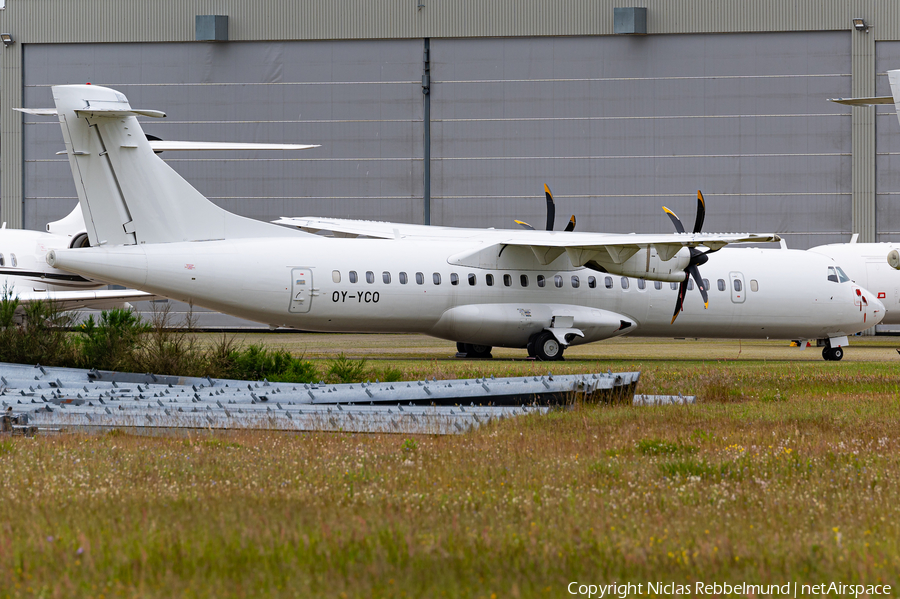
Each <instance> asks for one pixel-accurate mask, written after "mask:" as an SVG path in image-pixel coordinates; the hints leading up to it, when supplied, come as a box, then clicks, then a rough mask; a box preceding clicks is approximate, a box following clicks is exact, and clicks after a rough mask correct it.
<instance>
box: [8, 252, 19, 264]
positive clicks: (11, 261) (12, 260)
mask: <svg viewBox="0 0 900 599" xmlns="http://www.w3.org/2000/svg"><path fill="white" fill-rule="evenodd" d="M9 265H10V266H18V265H19V263H18V261H17V260H16V255H15V254H10V255H9Z"/></svg>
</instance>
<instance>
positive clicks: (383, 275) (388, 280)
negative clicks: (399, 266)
mask: <svg viewBox="0 0 900 599" xmlns="http://www.w3.org/2000/svg"><path fill="white" fill-rule="evenodd" d="M381 280H382V281H384V284H385V285H390V284H391V273H390V272H388V271H384V272H383V273H381Z"/></svg>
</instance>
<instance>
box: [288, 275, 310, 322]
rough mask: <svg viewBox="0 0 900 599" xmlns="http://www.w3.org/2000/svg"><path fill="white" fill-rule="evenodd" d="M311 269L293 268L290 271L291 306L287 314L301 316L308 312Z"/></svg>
mask: <svg viewBox="0 0 900 599" xmlns="http://www.w3.org/2000/svg"><path fill="white" fill-rule="evenodd" d="M312 284H313V276H312V269H309V268H294V269H292V270H291V305H290V307H289V308H288V312H292V313H294V314H303V313H305V312H309V308H310V306H311V305H312V297H313V286H312Z"/></svg>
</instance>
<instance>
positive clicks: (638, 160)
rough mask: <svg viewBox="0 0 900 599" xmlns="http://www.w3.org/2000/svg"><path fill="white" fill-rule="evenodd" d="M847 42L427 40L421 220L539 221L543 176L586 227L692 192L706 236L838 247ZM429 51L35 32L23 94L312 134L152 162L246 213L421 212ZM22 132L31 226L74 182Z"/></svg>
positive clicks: (52, 138)
mask: <svg viewBox="0 0 900 599" xmlns="http://www.w3.org/2000/svg"><path fill="white" fill-rule="evenodd" d="M851 35H852V33H851V32H848V31H844V32H807V33H732V34H723V35H702V34H692V35H656V36H646V37H638V38H634V37H627V36H589V37H587V36H585V37H577V36H576V37H528V38H515V37H513V38H477V39H471V38H470V39H432V40H431V42H430V47H431V50H430V58H431V94H430V95H431V119H432V123H431V133H432V145H431V150H432V163H431V167H432V177H431V194H432V213H431V222H432V223H433V224H439V225H457V226H494V227H510V226H514V225H513V222H512V220H513V219H514V218H519V219H524V220H527V221H530V222H532V223H534V224H540V223H542V222H543V220H544V216H543V215H544V202H543V199H542V198H543V184H544V183H548V184H549V185H550V186H551V188H552V189H553V190H554V194H555V197H556V199H557V206H558V212H559V221H560V224H562V220H563V218H565V217H567V216H568V214H571V213H574V214H576V215H577V217H578V219H579V229H581V230H597V231H616V232H629V231H642V232H656V231H667V230H669V228H670V223H669V222H668V219H666V218H665V216H664V215H663V213H662V211H661V208H660V206H662V205H663V204H665V205H667V206H669V207H670V208H672V209H674V210H675V211H676V212H678V213H680V214H681V215H682V218H683V219H685V220H688V221H690V220H692V218H693V211H694V202H695V201H694V200H693V197H694V195H695V193H696V189H698V188H701V189H703V190H704V193H705V194H706V196H707V199H708V203H709V211H708V219H707V229H708V230H723V229H727V230H750V231H772V230H774V231H778V232H781V233H787V234H788V239H789V242H790V244H791V246H792V247H809V246H812V245H817V244H820V243H827V242H832V241H842V240H845V239H846V238H847V237H848V236H849V234H850V229H851V214H850V210H851V201H850V194H851V158H850V155H851V116H850V111H849V110H848V109H845V108H843V107H840V106H836V105H833V104H830V103H828V102H826V101H825V98H827V97H833V96H847V95H850V93H851V89H850V87H851V75H850V74H851V64H850V57H851V50H850V44H851V41H850V40H851V37H850V36H851ZM884 44H885V43H884V42H882V43H880V44H879V49H881V47H882V46H884ZM422 50H423V41H422V40H421V39H419V40H416V39H413V40H365V41H285V42H242V43H226V44H191V43H156V44H150V43H131V44H125V43H120V44H29V45H27V46H26V47H24V50H23V62H22V64H23V72H24V93H23V95H24V101H23V103H24V105H26V106H44V105H49V104H50V103H51V99H50V93H49V85H52V84H57V83H81V82H85V81H91V82H92V83H95V84H104V85H109V86H112V87H115V88H117V89H120V90H121V91H123V92H124V93H125V94H127V95H128V97H129V99H130V100H131V103H132V105H133V106H136V107H142V108H152V109H160V110H164V111H166V112H167V113H168V114H169V118H168V119H166V120H165V121H155V120H152V119H144V121H145V123H144V126H145V127H146V130H147V131H148V132H149V133H153V134H155V135H158V136H160V137H163V138H166V139H195V140H209V141H218V140H222V141H225V140H227V141H285V142H303V143H321V144H322V147H321V148H318V149H314V150H308V151H305V152H302V153H298V154H290V153H279V154H277V155H274V156H273V155H267V154H263V153H259V154H255V155H245V154H234V155H228V156H227V157H225V159H224V160H222V158H223V156H222V155H216V156H212V155H202V154H195V153H191V154H189V155H178V154H176V153H168V152H167V153H166V154H164V155H163V158H165V159H166V160H168V161H169V163H170V164H171V165H172V166H173V167H174V168H176V169H177V170H178V171H179V172H181V173H182V174H183V176H185V178H187V179H188V180H189V181H190V182H192V183H193V184H194V185H195V186H196V187H197V188H198V189H199V190H200V191H201V192H203V193H204V194H206V195H207V196H209V197H210V198H211V199H213V200H214V201H216V202H217V203H219V204H220V205H222V206H224V207H225V208H227V209H229V210H234V211H236V212H239V213H241V214H246V215H248V216H252V217H255V218H259V219H264V220H270V219H273V218H277V217H279V216H283V215H286V216H301V215H321V216H339V217H352V218H377V219H382V220H398V221H405V222H422V218H423V209H422V195H423V156H424V148H423V95H422V86H421V77H422V72H423V63H422V59H423V53H422ZM895 64H898V63H897V62H895ZM879 70H882V69H879ZM879 91H881V90H880V89H879ZM879 119H881V117H879ZM882 120H884V119H881V120H879V125H881V123H882ZM890 125H891V126H893V125H896V123H890ZM891 126H888V127H885V126H880V127H879V131H881V130H887V131H890V130H891V128H892V127H891ZM23 131H24V133H23V138H24V158H25V164H24V194H25V201H24V221H25V226H26V227H28V228H42V227H43V225H44V223H46V222H47V221H48V220H52V219H54V218H58V217H61V216H63V215H64V214H65V213H67V212H68V211H69V210H70V209H71V207H72V205H73V204H74V202H75V193H74V186H73V185H72V183H71V174H70V172H69V168H68V164H67V162H66V161H65V160H64V159H61V157H58V156H56V155H55V152H56V151H58V150H59V149H60V148H61V140H60V133H59V125H58V123H56V122H54V121H53V120H52V119H47V118H41V117H27V118H26V125H25V127H24V130H23ZM897 133H898V135H897V138H900V131H898V132H897ZM883 139H884V140H886V141H884V143H890V140H891V139H892V138H890V137H889V136H888V137H884V136H880V137H879V144H882V143H883V142H882V140H883ZM895 143H897V142H895ZM880 147H881V146H879V148H880ZM878 159H879V164H881V163H882V162H883V161H884V159H887V160H889V159H890V157H889V156H883V155H882V151H881V149H879V157H878ZM879 173H881V170H879ZM882 182H883V179H882V178H881V177H880V176H879V193H880V194H881V193H888V192H886V191H885V192H883V191H882ZM895 187H896V186H895ZM882 212H884V211H883V210H881V211H879V214H878V218H879V219H884V218H886V217H885V216H884V215H883V214H882ZM883 224H884V223H883V222H881V221H880V224H879V229H882V230H884V227H883V226H881V225H883ZM890 230H891V231H900V225H898V226H892V228H891V229H890Z"/></svg>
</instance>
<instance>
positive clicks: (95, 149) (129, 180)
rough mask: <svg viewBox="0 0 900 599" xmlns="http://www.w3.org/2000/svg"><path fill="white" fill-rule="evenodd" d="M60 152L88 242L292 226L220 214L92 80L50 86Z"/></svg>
mask: <svg viewBox="0 0 900 599" xmlns="http://www.w3.org/2000/svg"><path fill="white" fill-rule="evenodd" d="M53 100H54V102H55V103H56V113H57V115H58V117H59V122H60V125H61V127H62V132H63V139H64V141H65V145H66V154H67V155H68V157H69V165H70V166H71V168H72V176H73V178H74V180H75V186H76V188H77V192H78V200H79V203H80V205H81V209H82V212H83V213H84V221H85V225H86V227H87V233H88V237H89V239H90V242H91V245H93V246H97V245H106V244H109V245H135V244H143V243H167V242H176V241H205V240H213V239H230V238H239V237H284V236H287V235H294V234H296V233H295V232H293V231H290V230H288V229H285V228H284V227H279V226H278V225H273V224H270V223H265V222H261V221H257V220H254V219H250V218H245V217H241V216H238V215H236V214H231V213H230V212H227V211H225V210H223V209H221V208H219V207H218V206H216V205H215V204H213V203H212V202H210V201H209V200H208V199H206V198H205V197H204V196H203V195H202V194H201V193H200V192H199V191H197V190H196V189H194V187H193V186H191V185H190V184H189V183H188V182H187V181H185V180H184V179H183V178H182V177H181V175H179V174H178V173H177V172H175V171H174V170H173V169H172V168H171V167H170V166H169V165H168V164H166V163H165V162H163V160H162V159H161V158H159V157H158V156H157V155H156V154H154V152H153V148H152V147H151V145H150V142H149V141H148V140H147V137H146V136H145V134H144V131H143V129H142V128H141V125H140V123H139V122H138V120H137V117H138V116H147V117H164V116H165V114H164V113H161V112H158V111H154V110H136V109H132V108H131V105H130V104H129V103H128V99H127V98H126V97H125V95H124V94H122V93H120V92H117V91H115V90H113V89H109V88H106V87H101V86H98V85H59V86H54V87H53Z"/></svg>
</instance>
